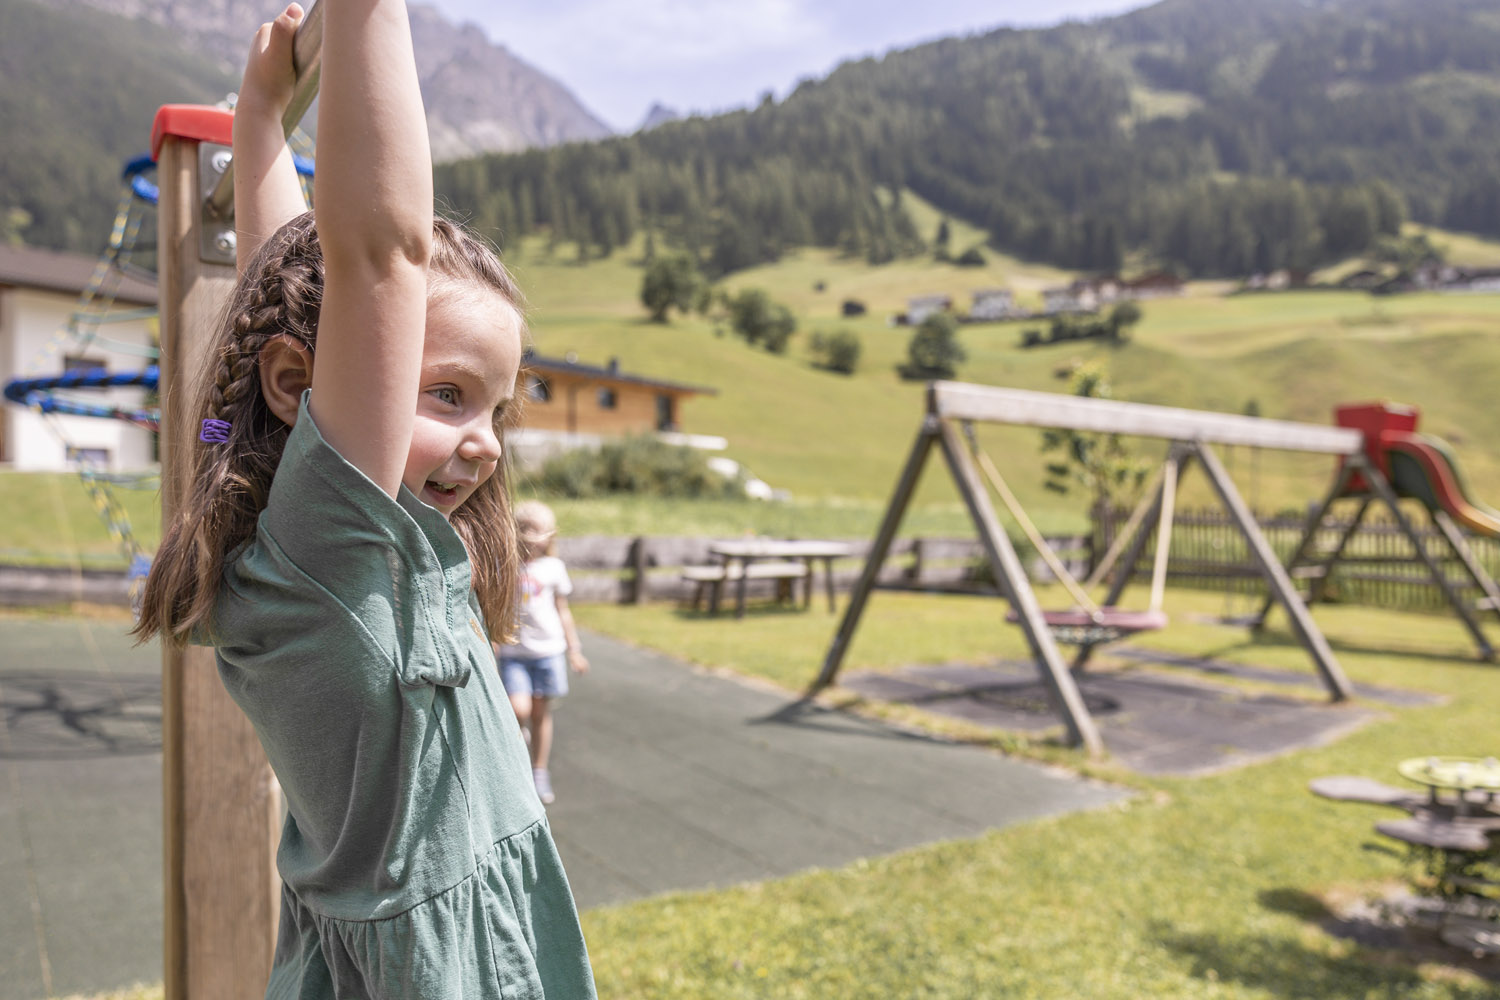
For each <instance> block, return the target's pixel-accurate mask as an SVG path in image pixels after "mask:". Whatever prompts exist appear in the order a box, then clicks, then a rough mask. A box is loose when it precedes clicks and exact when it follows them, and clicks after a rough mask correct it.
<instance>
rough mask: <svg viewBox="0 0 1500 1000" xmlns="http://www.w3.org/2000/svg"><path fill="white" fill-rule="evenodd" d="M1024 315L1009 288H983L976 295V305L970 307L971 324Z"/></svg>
mask: <svg viewBox="0 0 1500 1000" xmlns="http://www.w3.org/2000/svg"><path fill="white" fill-rule="evenodd" d="M1023 315H1025V314H1024V312H1023V311H1022V310H1020V309H1017V308H1016V299H1015V296H1014V295H1012V294H1011V292H1010V289H1008V288H981V289H979V290H978V291H976V292H975V293H974V304H973V305H971V306H970V307H969V321H970V322H971V323H986V322H993V321H996V320H1003V319H1014V318H1016V317H1018V316H1023Z"/></svg>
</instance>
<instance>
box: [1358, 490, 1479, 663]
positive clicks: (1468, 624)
mask: <svg viewBox="0 0 1500 1000" xmlns="http://www.w3.org/2000/svg"><path fill="white" fill-rule="evenodd" d="M1363 474H1364V477H1365V481H1366V482H1368V483H1369V484H1370V489H1371V490H1373V491H1374V492H1375V495H1376V496H1378V497H1379V498H1380V499H1381V500H1382V501H1383V502H1384V503H1385V505H1386V507H1388V508H1389V509H1390V512H1391V516H1392V517H1393V518H1395V519H1396V524H1397V525H1398V526H1399V527H1400V528H1401V533H1402V534H1404V535H1405V536H1406V539H1407V541H1409V542H1411V545H1412V548H1414V549H1416V550H1417V559H1418V560H1420V561H1421V563H1422V565H1424V566H1426V567H1427V572H1429V573H1431V574H1432V582H1433V583H1435V584H1437V586H1438V589H1439V590H1440V591H1442V593H1443V596H1444V597H1446V598H1447V599H1448V603H1449V604H1450V605H1452V606H1453V610H1454V611H1456V612H1458V617H1459V618H1460V619H1462V620H1463V623H1464V628H1466V629H1468V630H1469V635H1471V636H1472V637H1473V639H1474V645H1476V646H1478V647H1479V657H1480V659H1483V660H1493V659H1494V658H1495V647H1494V646H1491V645H1490V641H1489V639H1487V638H1485V634H1484V629H1482V628H1481V627H1480V626H1479V620H1478V619H1477V618H1475V617H1474V615H1473V613H1472V612H1470V610H1469V606H1468V605H1467V604H1465V603H1464V599H1463V597H1462V595H1460V594H1459V592H1458V591H1457V590H1456V589H1455V588H1454V586H1453V584H1451V583H1449V582H1448V574H1447V573H1445V572H1444V571H1443V567H1442V566H1439V565H1438V562H1437V560H1436V559H1434V558H1432V553H1431V552H1428V551H1427V546H1425V545H1423V544H1422V537H1421V536H1420V535H1418V534H1417V531H1416V529H1415V528H1413V527H1412V523H1411V521H1410V520H1409V519H1408V518H1407V516H1406V515H1405V514H1404V513H1402V511H1401V499H1400V498H1399V497H1398V496H1396V491H1395V490H1394V489H1392V488H1391V484H1390V481H1389V480H1388V479H1386V478H1385V476H1384V475H1383V474H1382V473H1381V472H1380V470H1379V469H1376V468H1374V467H1373V466H1371V467H1368V468H1366V469H1365V470H1363Z"/></svg>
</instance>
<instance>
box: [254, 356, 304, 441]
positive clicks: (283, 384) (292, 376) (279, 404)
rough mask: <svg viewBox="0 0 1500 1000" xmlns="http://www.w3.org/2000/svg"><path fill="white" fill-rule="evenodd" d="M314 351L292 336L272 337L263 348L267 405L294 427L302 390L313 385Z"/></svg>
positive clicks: (263, 390)
mask: <svg viewBox="0 0 1500 1000" xmlns="http://www.w3.org/2000/svg"><path fill="white" fill-rule="evenodd" d="M312 366H313V356H312V351H309V350H308V349H307V348H306V347H305V346H303V345H302V344H300V343H298V342H297V341H296V340H294V339H293V338H291V337H288V336H285V335H283V336H280V337H272V338H271V339H270V340H268V341H266V344H265V346H264V347H262V348H261V349H260V393H261V395H262V396H264V397H265V400H266V406H267V407H269V408H270V410H271V412H272V413H274V414H276V416H277V417H278V418H279V419H280V420H281V422H282V423H284V424H286V425H287V426H288V427H291V426H293V425H295V424H296V423H297V407H298V405H299V404H300V403H301V402H302V391H303V390H304V389H306V388H308V387H309V386H311V385H312Z"/></svg>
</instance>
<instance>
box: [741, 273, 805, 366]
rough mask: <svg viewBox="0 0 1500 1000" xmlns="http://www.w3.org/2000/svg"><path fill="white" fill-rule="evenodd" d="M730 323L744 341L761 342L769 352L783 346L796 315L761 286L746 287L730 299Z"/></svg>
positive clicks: (773, 352) (781, 351) (788, 339)
mask: <svg viewBox="0 0 1500 1000" xmlns="http://www.w3.org/2000/svg"><path fill="white" fill-rule="evenodd" d="M728 306H729V326H730V328H731V329H732V330H734V332H735V333H737V334H739V335H740V336H741V337H743V338H744V339H745V342H746V343H747V344H751V345H752V346H753V345H756V344H759V345H761V346H763V347H764V348H765V349H766V350H768V351H770V352H771V353H772V354H781V353H783V352H784V351H785V350H786V347H787V343H788V341H790V340H791V338H792V334H793V333H795V332H796V331H797V318H796V317H795V316H793V315H792V311H791V310H790V309H788V308H787V307H786V306H784V305H782V304H781V303H779V302H773V301H771V296H769V295H767V294H766V293H765V291H764V290H763V289H760V288H747V289H745V290H744V291H742V292H740V293H739V294H738V295H736V296H734V297H733V298H731V299H729V301H728Z"/></svg>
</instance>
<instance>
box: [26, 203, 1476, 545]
mask: <svg viewBox="0 0 1500 1000" xmlns="http://www.w3.org/2000/svg"><path fill="white" fill-rule="evenodd" d="M906 204H907V206H908V208H909V209H910V210H911V211H912V212H913V214H914V216H915V217H916V220H917V222H918V225H919V228H920V230H921V231H922V232H924V233H926V232H931V231H933V230H935V229H936V226H937V222H938V214H937V213H936V212H935V211H933V210H932V209H931V208H930V207H929V206H927V205H925V204H923V203H922V202H921V201H920V200H919V199H916V198H914V197H910V196H908V197H907V199H906ZM951 229H952V241H951V244H950V246H951V247H952V251H953V252H954V253H955V254H957V253H958V252H961V251H962V250H963V249H965V248H967V247H968V246H972V245H975V244H977V243H979V242H980V240H981V235H982V234H980V233H979V232H978V231H977V230H974V229H972V228H971V227H968V226H966V225H964V224H963V223H961V222H953V223H951ZM1434 239H1435V242H1437V243H1439V244H1440V245H1443V246H1445V247H1447V248H1448V251H1449V254H1450V257H1451V258H1452V259H1453V260H1454V261H1455V262H1457V263H1475V264H1490V263H1494V262H1496V261H1500V244H1494V243H1489V242H1485V241H1481V240H1477V239H1474V238H1472V237H1467V236H1462V235H1455V234H1436V235H1435V236H1434ZM986 256H987V259H988V263H987V265H986V266H985V267H981V268H959V267H955V266H952V265H950V264H945V263H939V262H936V261H934V260H931V259H927V258H921V259H911V260H903V261H897V262H894V263H892V264H888V265H884V266H880V267H871V266H869V265H867V264H865V263H864V262H863V261H862V260H851V259H845V258H842V257H840V256H839V255H838V254H836V253H834V252H831V251H826V250H817V249H804V250H800V251H796V252H793V253H791V254H789V255H788V256H787V257H786V258H785V259H783V260H782V261H780V262H778V263H776V264H774V265H768V266H764V267H759V268H755V269H753V270H750V271H746V272H742V273H737V274H735V275H732V276H730V277H729V278H728V279H726V281H725V286H726V287H727V288H728V289H729V290H731V291H734V290H738V289H740V288H745V287H761V288H764V289H766V290H767V291H768V292H769V293H770V294H771V295H772V296H773V297H774V298H776V299H777V300H779V301H782V302H785V303H786V304H787V305H788V306H789V307H790V308H791V309H792V310H793V311H794V313H795V314H796V315H797V318H798V322H799V333H798V335H797V336H796V337H794V339H793V341H792V346H791V348H790V350H789V352H788V353H787V354H786V355H782V356H777V355H771V354H768V353H766V352H764V351H759V350H753V349H750V348H748V347H746V346H745V345H744V344H743V343H742V342H741V341H739V340H738V339H737V338H736V337H734V336H733V334H731V333H730V332H729V331H728V330H727V329H725V328H723V326H722V325H720V326H718V327H716V325H715V323H714V321H713V320H711V319H709V318H705V317H702V316H697V315H693V316H688V317H675V316H674V318H673V319H672V321H671V322H670V323H668V324H654V323H650V322H648V321H647V319H646V316H645V310H644V309H643V308H642V307H641V306H640V305H639V302H638V295H639V290H640V281H641V275H642V260H641V246H640V244H639V243H637V244H636V245H635V246H632V247H630V248H626V249H623V250H621V251H619V252H617V253H615V254H614V255H613V256H611V257H610V258H608V259H605V260H590V261H588V262H586V263H580V262H579V261H578V260H577V254H576V251H575V250H574V249H573V248H571V247H564V248H559V249H557V250H556V251H555V252H549V250H548V248H547V246H546V244H545V242H544V241H543V240H541V239H539V238H538V239H528V240H525V241H523V242H522V243H521V245H520V246H518V247H515V248H513V250H512V251H511V252H510V253H509V259H510V262H511V265H512V267H513V269H514V270H515V272H516V274H517V276H518V278H519V279H520V282H521V284H522V286H523V287H524V288H525V289H526V292H527V295H528V296H529V300H530V320H531V330H532V336H533V339H534V342H535V344H536V347H537V348H538V350H540V351H542V352H543V353H546V354H549V355H554V356H556V355H563V354H566V353H568V352H573V353H575V354H576V355H577V357H578V358H579V360H581V361H583V362H586V363H600V364H602V363H604V362H606V361H608V359H610V358H618V359H619V360H620V363H621V365H622V366H623V368H624V369H625V370H626V371H627V372H630V373H633V374H641V375H647V376H654V377H659V378H663V379H668V380H673V381H681V382H686V383H691V384H695V385H701V386H704V387H707V388H711V389H713V390H715V394H714V395H706V396H700V397H695V398H692V399H690V400H688V401H687V402H686V404H685V405H684V407H683V413H682V418H681V419H682V423H683V427H684V429H685V430H688V431H690V432H693V433H701V434H711V435H720V436H723V437H725V438H726V439H728V441H729V449H728V452H727V454H728V455H729V457H732V458H734V459H737V460H738V461H740V462H741V463H742V464H743V465H745V466H746V467H747V468H748V469H750V470H751V472H753V473H754V474H756V475H758V476H760V477H761V478H763V479H765V480H766V481H767V482H769V483H770V484H771V485H772V486H773V487H777V488H780V489H784V490H787V491H789V492H790V494H791V495H792V497H793V500H792V502H791V503H789V504H782V505H776V507H775V509H761V510H753V509H749V508H750V507H753V506H754V505H740V504H704V505H685V506H674V505H668V506H670V507H671V510H670V511H669V513H670V514H671V516H663V513H664V511H663V509H662V506H661V505H654V504H645V503H640V502H637V501H631V500H625V501H614V500H610V501H587V502H579V503H571V504H560V505H559V508H560V509H559V516H560V519H561V522H562V528H563V530H564V531H568V532H572V533H630V534H636V533H640V534H675V533H686V532H688V531H692V532H697V533H703V534H741V533H743V532H745V531H754V532H759V533H783V532H787V533H790V532H796V533H800V534H804V535H808V534H823V535H829V534H831V535H840V536H849V537H857V536H861V535H866V534H868V533H870V532H871V531H873V529H874V526H875V524H876V523H877V521H878V518H879V512H880V510H881V508H882V507H883V504H884V502H885V500H886V498H887V497H888V496H889V493H890V490H891V488H892V486H893V485H894V482H895V478H896V475H897V473H898V471H899V469H900V467H901V463H902V462H903V460H904V458H905V456H906V453H907V451H908V449H909V448H910V447H911V443H912V440H913V439H914V437H915V434H916V432H917V429H918V426H919V421H920V418H921V414H922V387H921V386H920V385H919V384H915V383H907V382H903V381H901V380H900V379H899V378H898V377H897V375H896V373H895V367H896V366H897V365H898V364H899V363H901V362H902V361H903V360H904V359H905V355H906V345H907V341H908V340H909V339H910V335H911V331H910V330H909V329H908V328H905V327H895V326H892V325H890V323H889V317H890V316H892V315H893V314H895V313H897V312H900V311H903V310H904V309H905V304H906V299H907V297H908V296H911V295H915V294H919V293H944V294H948V295H951V296H953V297H954V300H955V302H956V304H958V306H959V307H960V308H967V304H968V303H969V301H970V297H971V295H972V293H973V291H975V290H977V289H983V288H993V287H1006V288H1010V289H1012V290H1013V291H1014V292H1015V293H1016V295H1017V297H1018V299H1019V300H1020V301H1021V302H1022V303H1023V304H1029V305H1039V304H1040V290H1041V289H1042V288H1045V287H1048V286H1051V285H1056V284H1061V283H1065V282H1066V281H1068V280H1070V279H1071V278H1072V277H1073V276H1072V275H1070V274H1068V273H1066V272H1062V271H1058V270H1056V269H1054V268H1050V267H1045V266H1040V265H1035V264H1031V263H1027V262H1023V261H1017V260H1015V259H1012V258H1008V257H1005V256H1004V255H1000V254H996V253H994V252H992V251H986ZM1228 290H1229V286H1228V285H1227V284H1225V283H1222V282H1221V283H1197V284H1193V285H1190V286H1189V290H1188V293H1187V294H1186V295H1184V296H1182V297H1180V298H1173V299H1165V300H1157V301H1151V302H1146V303H1143V310H1144V318H1143V320H1142V322H1141V323H1140V324H1139V326H1138V327H1137V328H1136V329H1135V331H1134V335H1133V339H1132V341H1131V342H1130V343H1129V344H1127V345H1125V346H1122V347H1117V348H1111V347H1108V346H1106V345H1102V344H1101V345H1085V344H1082V343H1073V344H1068V345H1057V346H1046V347H1040V348H1035V349H1032V350H1022V349H1021V348H1020V347H1019V342H1020V337H1021V332H1022V331H1023V330H1024V329H1026V328H1028V327H1034V326H1040V325H1042V324H1041V323H1028V322H1019V323H1017V322H1010V323H996V324H984V325H972V326H965V327H963V328H962V329H961V331H960V334H959V338H960V342H961V343H962V345H963V347H964V349H965V350H966V351H967V353H968V361H967V362H966V363H965V364H963V365H962V366H961V368H960V371H959V374H958V377H959V378H960V379H963V380H967V381H973V382H980V383H986V384H992V385H1002V386H1014V387H1019V388H1027V389H1038V390H1044V391H1065V386H1064V383H1063V382H1062V381H1060V380H1059V378H1058V376H1057V372H1058V370H1059V369H1060V368H1062V367H1064V366H1066V365H1068V364H1069V363H1071V362H1072V361H1075V360H1097V361H1100V362H1102V363H1103V364H1105V365H1106V366H1107V367H1108V369H1109V371H1110V373H1111V376H1112V380H1113V383H1114V392H1115V396H1116V398H1118V399H1123V400H1132V401H1138V402H1150V403H1163V404H1170V405H1176V406H1186V407H1192V408H1201V409H1206V410H1217V411H1223V412H1231V413H1239V412H1243V411H1244V410H1245V409H1246V407H1247V406H1249V405H1251V404H1252V403H1253V404H1254V406H1255V407H1256V408H1258V410H1259V412H1260V413H1261V414H1262V415H1264V416H1267V417H1276V418H1282V419H1290V420H1299V421H1307V422H1313V423H1328V422H1329V421H1330V420H1331V411H1332V408H1333V406H1334V405H1335V404H1336V403H1338V402H1345V401H1363V400H1372V399H1388V400H1392V401H1398V402H1403V403H1410V404H1415V405H1417V406H1420V407H1421V408H1422V411H1423V423H1422V429H1424V430H1426V431H1429V432H1431V433H1434V434H1437V435H1438V436H1440V437H1443V438H1446V439H1447V440H1448V441H1449V442H1450V443H1451V444H1452V445H1453V446H1454V447H1455V449H1456V451H1457V453H1458V455H1459V458H1460V461H1461V463H1462V467H1463V471H1464V473H1465V475H1466V476H1467V478H1468V481H1469V483H1470V485H1471V486H1472V488H1473V489H1474V490H1475V492H1476V493H1477V495H1478V497H1479V498H1481V499H1483V498H1485V497H1487V496H1488V497H1490V498H1494V497H1497V496H1500V448H1497V447H1495V446H1494V445H1493V444H1491V442H1495V441H1500V409H1496V408H1495V407H1493V406H1492V405H1491V403H1490V400H1491V397H1492V393H1491V390H1490V383H1491V381H1492V378H1493V374H1492V373H1494V372H1496V371H1500V337H1497V336H1496V335H1495V334H1496V333H1497V332H1500V295H1439V294H1420V295H1409V296H1397V297H1384V298H1380V297H1372V296H1369V295H1367V294H1364V293H1356V292H1336V291H1304V292H1289V293H1279V294H1250V295H1227V294H1225V293H1226V292H1227V291H1228ZM848 298H855V299H859V300H860V301H862V302H864V303H865V304H866V305H867V307H868V309H869V312H868V314H867V315H865V316H863V317H859V318H855V319H843V318H841V317H840V315H839V309H840V303H842V302H843V301H844V300H845V299H848ZM836 329H847V330H850V331H853V332H855V333H857V334H858V335H859V337H860V338H861V341H862V344H863V356H862V358H861V361H860V366H859V370H858V371H857V372H856V373H855V374H854V375H853V376H843V375H838V374H834V373H830V372H827V371H824V370H821V369H818V368H816V367H814V366H813V365H812V363H811V360H810V358H809V356H808V351H807V343H808V341H809V339H810V335H811V333H812V332H813V331H818V330H824V331H832V330H836ZM981 440H982V441H983V443H984V445H985V447H986V448H987V449H988V450H989V451H990V453H991V454H992V455H993V456H994V457H995V459H996V462H997V464H998V465H999V467H1000V469H1001V471H1002V472H1003V473H1004V474H1005V476H1006V477H1007V479H1008V480H1009V481H1010V482H1011V484H1012V486H1013V487H1014V488H1015V490H1016V492H1017V493H1018V495H1019V496H1020V498H1021V499H1022V501H1023V502H1024V503H1025V504H1026V505H1027V508H1028V511H1029V512H1030V513H1031V514H1032V516H1033V517H1034V519H1035V520H1036V521H1037V522H1038V523H1039V524H1041V525H1042V526H1043V527H1044V528H1048V529H1054V528H1055V529H1059V530H1069V529H1076V528H1078V527H1081V526H1082V524H1083V523H1084V518H1085V506H1086V501H1085V499H1084V498H1083V497H1081V496H1077V495H1069V496H1060V495H1058V494H1055V493H1051V492H1048V491H1047V490H1045V489H1044V488H1043V478H1044V476H1043V458H1042V456H1041V455H1040V454H1039V450H1038V445H1039V441H1040V435H1039V433H1038V432H1037V431H1036V430H1033V429H1026V428H1015V427H987V428H983V429H982V431H981ZM1134 447H1135V448H1136V449H1137V451H1138V452H1139V453H1140V454H1141V455H1142V456H1143V457H1154V456H1158V455H1160V454H1162V452H1163V451H1164V447H1165V445H1164V442H1160V441H1147V440H1141V441H1137V442H1134ZM1223 457H1224V459H1225V461H1226V463H1227V464H1228V465H1229V466H1230V468H1231V471H1233V472H1234V473H1235V475H1236V476H1237V478H1238V479H1239V482H1240V486H1241V489H1242V491H1243V492H1244V493H1245V494H1246V496H1247V497H1248V498H1249V499H1250V500H1251V501H1252V502H1253V503H1254V504H1256V505H1257V506H1259V507H1261V508H1264V509H1268V510H1275V509H1282V508H1287V507H1301V506H1303V505H1305V504H1306V503H1308V502H1309V501H1311V500H1314V499H1316V498H1317V497H1318V496H1320V495H1321V493H1322V492H1323V490H1325V489H1326V488H1327V485H1328V481H1329V477H1330V475H1331V473H1332V466H1333V463H1332V461H1331V460H1329V459H1326V458H1324V457H1322V456H1306V455H1294V454H1288V453H1275V452H1266V453H1261V454H1256V455H1252V454H1249V453H1248V451H1247V450H1246V449H1229V450H1226V453H1225V454H1224V456H1223ZM945 479H946V477H945V476H944V475H942V474H941V473H940V472H939V471H937V470H934V471H932V472H930V473H929V475H928V476H927V477H926V479H925V481H924V484H923V486H922V488H921V490H920V491H919V493H918V497H917V506H916V508H915V510H914V512H913V515H912V516H913V517H914V518H916V519H918V520H919V523H921V524H923V525H925V527H924V528H923V530H928V531H933V530H948V529H947V528H945V527H944V526H951V528H952V530H955V531H962V530H964V519H963V516H962V511H961V508H960V507H959V506H958V503H957V498H956V495H955V493H954V491H953V490H952V488H951V487H950V486H949V485H948V484H947V482H946V481H945ZM68 480H69V477H60V478H59V477H52V478H49V477H32V476H19V477H18V476H15V475H13V474H3V473H0V502H3V503H4V505H5V507H4V509H6V510H7V511H9V512H12V513H13V516H12V517H8V518H7V519H5V520H6V523H4V524H0V561H9V562H52V563H66V562H67V561H69V560H72V559H75V558H76V559H79V560H81V561H82V562H83V563H84V564H86V565H88V564H106V565H117V564H122V561H123V560H122V557H120V556H118V555H116V554H114V551H115V546H114V545H113V543H112V542H111V541H110V540H109V538H108V536H107V533H106V532H105V531H104V529H103V526H102V525H100V524H98V519H97V518H96V517H94V516H93V515H92V514H91V513H89V509H90V505H89V503H88V500H87V498H86V497H85V496H83V494H82V490H81V489H80V488H79V487H78V486H77V485H76V483H70V482H69V481H68ZM520 487H521V489H522V490H523V491H524V490H526V489H527V484H526V483H525V482H524V481H523V482H522V483H521V484H520ZM1184 489H1185V495H1184V502H1185V503H1189V504H1191V503H1195V502H1203V501H1206V500H1207V498H1208V492H1207V488H1206V486H1205V485H1204V483H1203V481H1202V479H1201V477H1198V476H1189V477H1188V479H1187V480H1186V482H1185V485H1184ZM120 495H121V499H122V501H123V502H124V503H125V506H126V508H127V510H129V511H130V513H131V515H132V522H133V524H134V525H135V526H136V530H137V531H138V533H139V535H140V536H141V539H142V541H143V542H144V543H145V544H146V545H147V547H148V548H149V547H151V546H152V545H154V543H155V540H156V534H157V530H158V529H157V526H156V524H155V520H156V515H155V513H154V510H155V503H156V501H155V498H154V497H153V496H151V495H150V494H149V493H141V492H135V491H129V490H122V491H120ZM63 520H66V521H67V522H68V525H69V527H68V529H67V531H63V530H62V529H61V524H62V521H63ZM68 533H71V535H72V536H73V539H72V541H71V542H70V541H69V540H68V539H67V538H66V537H65V536H66V535H67V534H68Z"/></svg>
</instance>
